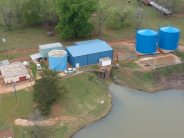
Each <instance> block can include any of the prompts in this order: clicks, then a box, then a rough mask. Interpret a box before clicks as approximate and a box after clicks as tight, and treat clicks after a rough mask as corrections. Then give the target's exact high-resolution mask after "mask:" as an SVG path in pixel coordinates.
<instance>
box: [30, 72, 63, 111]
mask: <svg viewBox="0 0 184 138" xmlns="http://www.w3.org/2000/svg"><path fill="white" fill-rule="evenodd" d="M58 74H59V72H56V71H52V70H49V69H45V70H43V71H42V72H41V73H40V76H41V77H42V78H41V79H39V80H36V81H35V85H34V86H33V88H34V91H35V93H34V100H35V102H37V103H38V104H39V108H40V110H41V111H42V113H43V114H48V113H49V112H50V106H51V105H52V103H53V102H54V101H55V100H56V99H57V98H58V97H59V96H60V94H61V92H62V90H63V89H64V88H63V87H61V83H60V80H59V79H60V77H59V76H58Z"/></svg>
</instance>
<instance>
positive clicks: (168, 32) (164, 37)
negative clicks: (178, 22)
mask: <svg viewBox="0 0 184 138" xmlns="http://www.w3.org/2000/svg"><path fill="white" fill-rule="evenodd" d="M179 39H180V30H179V29H177V28H174V27H171V26H169V27H161V28H159V40H158V47H159V48H161V49H164V50H177V49H178V44H179Z"/></svg>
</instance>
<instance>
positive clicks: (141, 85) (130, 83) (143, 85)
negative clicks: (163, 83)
mask: <svg viewBox="0 0 184 138" xmlns="http://www.w3.org/2000/svg"><path fill="white" fill-rule="evenodd" d="M179 73H184V64H178V65H172V66H169V67H162V68H157V69H155V70H154V71H152V72H141V71H132V72H126V71H120V70H118V69H116V68H114V69H112V72H111V77H112V78H118V79H119V80H120V81H122V82H123V84H124V86H126V87H129V88H133V89H137V90H142V91H147V92H151V91H152V90H153V89H154V90H155V89H156V87H157V86H158V84H157V83H156V79H159V78H160V77H162V76H163V77H169V76H171V75H172V74H179Z"/></svg>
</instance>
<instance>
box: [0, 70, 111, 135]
mask: <svg viewBox="0 0 184 138" xmlns="http://www.w3.org/2000/svg"><path fill="white" fill-rule="evenodd" d="M88 76H89V77H91V78H93V79H92V80H91V81H90V80H89V81H88V88H89V89H88V90H89V91H87V77H86V73H83V74H79V75H76V76H73V77H70V78H67V79H64V80H61V85H63V86H65V87H66V89H67V92H66V93H62V95H61V97H60V98H59V99H58V100H57V101H56V103H57V108H56V109H55V111H54V112H55V114H53V115H52V116H46V118H50V117H57V116H71V117H78V116H79V115H81V114H83V113H86V112H89V113H88V114H87V115H84V116H82V117H80V119H83V120H84V121H85V122H87V123H89V122H90V121H93V120H95V119H99V118H100V117H101V116H102V115H103V114H104V113H106V112H105V111H106V110H107V109H109V106H110V104H111V100H110V98H109V97H108V96H107V94H106V91H107V89H108V87H107V85H106V83H105V82H104V81H102V80H101V79H100V78H99V77H98V76H96V75H95V74H94V73H92V72H89V75H88ZM28 90H29V91H26V90H21V91H18V92H17V97H18V101H19V103H20V105H19V106H15V96H14V93H9V94H3V95H0V109H1V112H0V126H3V125H6V124H10V123H11V124H12V125H13V130H14V133H15V137H16V138H21V137H22V132H23V131H26V132H27V133H26V138H31V127H21V126H16V125H14V122H13V121H14V119H16V118H28V117H29V116H30V115H31V114H32V113H33V111H34V108H33V90H31V89H28ZM101 100H104V101H105V104H102V105H101V104H100V101H101ZM80 119H78V120H75V121H74V122H73V121H62V122H60V121H59V122H58V123H56V124H55V125H54V126H52V127H46V128H47V129H49V131H48V132H45V133H47V136H48V137H51V136H53V134H55V136H56V137H59V138H66V137H71V135H72V134H73V133H75V132H76V131H77V130H78V129H79V128H81V127H84V126H85V125H86V124H85V123H83V121H81V120H80ZM61 123H63V126H62V127H61V126H60V124H61ZM73 124H75V125H73ZM56 132H57V133H56Z"/></svg>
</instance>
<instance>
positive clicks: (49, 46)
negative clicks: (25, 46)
mask: <svg viewBox="0 0 184 138" xmlns="http://www.w3.org/2000/svg"><path fill="white" fill-rule="evenodd" d="M39 47H40V48H41V49H49V48H55V47H62V44H61V43H59V42H57V43H52V44H45V45H39Z"/></svg>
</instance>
